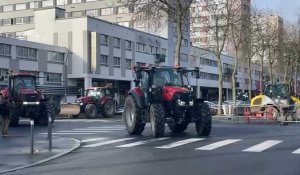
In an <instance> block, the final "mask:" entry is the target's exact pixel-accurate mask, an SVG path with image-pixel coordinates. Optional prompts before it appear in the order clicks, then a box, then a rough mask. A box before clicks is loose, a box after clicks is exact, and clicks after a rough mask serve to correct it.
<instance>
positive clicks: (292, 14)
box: [252, 0, 300, 22]
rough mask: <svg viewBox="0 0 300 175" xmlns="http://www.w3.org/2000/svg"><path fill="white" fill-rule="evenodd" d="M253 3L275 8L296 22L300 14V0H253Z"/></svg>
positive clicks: (286, 17) (287, 18)
mask: <svg viewBox="0 0 300 175" xmlns="http://www.w3.org/2000/svg"><path fill="white" fill-rule="evenodd" d="M252 5H254V6H256V7H258V8H268V9H272V10H275V11H277V12H278V13H279V15H280V16H282V17H283V18H284V19H285V20H287V21H290V22H296V21H297V18H298V15H300V0H252Z"/></svg>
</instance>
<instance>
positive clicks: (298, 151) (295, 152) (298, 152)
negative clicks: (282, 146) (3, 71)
mask: <svg viewBox="0 0 300 175" xmlns="http://www.w3.org/2000/svg"><path fill="white" fill-rule="evenodd" d="M292 153H293V154H300V148H299V149H297V150H296V151H294V152H292Z"/></svg>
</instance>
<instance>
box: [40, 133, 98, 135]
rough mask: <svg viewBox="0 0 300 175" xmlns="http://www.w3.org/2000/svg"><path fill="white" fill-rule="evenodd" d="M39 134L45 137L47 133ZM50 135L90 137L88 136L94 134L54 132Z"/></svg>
mask: <svg viewBox="0 0 300 175" xmlns="http://www.w3.org/2000/svg"><path fill="white" fill-rule="evenodd" d="M40 134H42V135H47V134H48V133H40ZM52 134H53V135H90V134H95V133H67V132H62V133H57V132H54V133H52Z"/></svg>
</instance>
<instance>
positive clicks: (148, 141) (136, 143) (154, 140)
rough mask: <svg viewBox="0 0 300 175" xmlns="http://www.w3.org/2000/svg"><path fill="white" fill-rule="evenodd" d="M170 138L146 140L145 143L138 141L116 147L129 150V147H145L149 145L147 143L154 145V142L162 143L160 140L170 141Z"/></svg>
mask: <svg viewBox="0 0 300 175" xmlns="http://www.w3.org/2000/svg"><path fill="white" fill-rule="evenodd" d="M169 138H170V137H163V138H157V139H150V140H145V141H138V142H133V143H128V144H125V145H120V146H116V147H118V148H129V147H134V146H138V145H144V144H147V143H152V142H156V141H160V140H166V139H169Z"/></svg>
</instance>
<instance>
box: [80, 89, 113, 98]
mask: <svg viewBox="0 0 300 175" xmlns="http://www.w3.org/2000/svg"><path fill="white" fill-rule="evenodd" d="M112 93H113V92H112V90H109V89H89V90H87V91H86V96H88V97H100V98H102V97H104V96H110V95H111V94H112Z"/></svg>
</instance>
